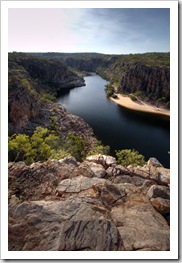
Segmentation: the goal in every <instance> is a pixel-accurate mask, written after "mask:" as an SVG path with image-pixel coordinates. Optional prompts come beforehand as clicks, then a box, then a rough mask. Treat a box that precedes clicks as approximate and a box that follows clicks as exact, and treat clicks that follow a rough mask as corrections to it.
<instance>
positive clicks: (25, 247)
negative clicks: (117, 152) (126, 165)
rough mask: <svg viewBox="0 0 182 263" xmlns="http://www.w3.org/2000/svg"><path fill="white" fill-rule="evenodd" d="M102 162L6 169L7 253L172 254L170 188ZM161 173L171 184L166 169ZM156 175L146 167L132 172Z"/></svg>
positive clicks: (65, 161) (49, 163)
mask: <svg viewBox="0 0 182 263" xmlns="http://www.w3.org/2000/svg"><path fill="white" fill-rule="evenodd" d="M104 158H105V157H104V156H103V157H101V158H100V160H102V161H98V159H97V158H96V156H92V157H90V159H89V158H88V159H89V160H88V159H87V160H86V161H84V162H83V163H77V162H76V160H75V159H74V158H72V157H71V158H70V157H69V158H65V159H63V160H59V161H58V160H51V161H47V162H45V163H34V164H32V165H30V166H26V165H25V164H24V163H23V162H19V163H9V234H8V237H9V250H14V251H84V250H86V251H89V250H90V251H136V250H138V251H140V250H141V251H143V250H148V251H154V250H156V251H164V250H170V227H169V215H170V214H169V212H170V202H169V200H170V189H169V186H170V185H165V186H164V185H161V184H160V181H159V184H157V183H156V181H154V180H153V178H154V174H149V175H148V176H146V179H145V178H144V177H139V176H138V172H137V175H135V176H133V174H132V175H131V174H130V173H129V169H128V170H124V169H123V168H122V167H117V165H116V163H115V161H114V159H112V158H109V157H107V158H105V159H104ZM103 160H110V162H107V164H106V162H103ZM88 162H90V163H91V165H90V164H89V163H88ZM93 163H94V164H95V165H94V168H95V167H96V166H97V165H98V168H99V171H100V170H101V171H105V173H103V176H102V178H101V177H100V173H98V170H97V169H93ZM101 166H102V167H101ZM109 168H110V169H109ZM159 168H160V171H161V173H163V174H165V176H166V178H168V181H169V170H168V171H167V173H166V169H165V168H163V167H161V166H160V167H159ZM119 169H120V170H119ZM156 169H157V167H156V166H153V165H152V162H148V164H147V165H145V166H144V167H133V168H132V171H133V170H137V171H139V170H141V171H142V172H141V173H142V174H144V173H143V172H144V171H149V170H150V171H155V172H156ZM116 170H117V173H115V171H116ZM112 171H113V173H114V174H112ZM87 175H88V176H87ZM137 178H138V180H137ZM150 178H151V179H150ZM161 180H162V179H161ZM161 182H162V181H161ZM166 215H167V216H168V220H167V219H166Z"/></svg>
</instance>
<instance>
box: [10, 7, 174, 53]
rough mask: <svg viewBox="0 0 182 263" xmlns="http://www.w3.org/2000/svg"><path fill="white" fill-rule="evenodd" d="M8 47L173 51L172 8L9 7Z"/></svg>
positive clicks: (65, 50) (141, 51)
mask: <svg viewBox="0 0 182 263" xmlns="http://www.w3.org/2000/svg"><path fill="white" fill-rule="evenodd" d="M8 50H9V52H12V51H18V52H19V51H20V52H98V53H104V54H130V53H145V52H169V51H170V9H169V8H9V9H8Z"/></svg>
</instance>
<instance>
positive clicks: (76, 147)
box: [64, 133, 85, 161]
mask: <svg viewBox="0 0 182 263" xmlns="http://www.w3.org/2000/svg"><path fill="white" fill-rule="evenodd" d="M84 148H85V142H84V141H83V140H81V139H80V137H79V136H76V135H74V134H70V133H69V134H68V135H67V137H66V142H65V145H64V149H65V151H66V152H69V153H70V154H71V155H72V156H74V157H75V158H76V159H77V161H82V158H83V156H84Z"/></svg>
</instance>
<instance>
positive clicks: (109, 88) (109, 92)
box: [105, 84, 114, 97]
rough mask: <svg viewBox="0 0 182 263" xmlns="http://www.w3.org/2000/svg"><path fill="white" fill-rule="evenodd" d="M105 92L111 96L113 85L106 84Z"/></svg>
mask: <svg viewBox="0 0 182 263" xmlns="http://www.w3.org/2000/svg"><path fill="white" fill-rule="evenodd" d="M105 92H106V94H107V96H108V97H111V96H112V95H113V94H114V87H113V86H112V85H111V84H107V85H106V88H105Z"/></svg>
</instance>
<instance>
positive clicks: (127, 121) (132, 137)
mask: <svg viewBox="0 0 182 263" xmlns="http://www.w3.org/2000/svg"><path fill="white" fill-rule="evenodd" d="M106 83H107V81H106V80H104V79H102V78H101V77H100V76H99V75H96V74H93V75H92V76H88V77H85V84H86V86H84V87H79V88H74V89H67V90H63V91H61V93H60V94H59V98H58V103H60V104H62V105H63V106H64V107H65V108H66V109H67V110H68V111H69V112H71V113H73V114H74V115H78V116H80V117H82V118H83V119H84V120H85V121H86V122H87V123H88V124H89V125H90V126H91V127H92V128H93V130H94V133H95V135H96V136H97V138H98V139H100V140H101V141H102V142H103V144H105V145H109V146H110V147H111V154H112V155H114V154H115V150H120V149H135V150H137V151H138V152H139V153H141V154H143V155H144V156H145V160H146V161H147V160H148V159H149V158H150V157H156V158H157V159H158V160H159V161H160V162H161V163H162V165H163V166H165V167H168V168H169V166H170V155H169V154H168V151H169V150H170V121H169V120H167V119H166V118H165V117H161V116H158V115H155V114H149V113H143V112H137V111H132V110H128V109H126V108H124V107H121V106H119V105H117V104H116V103H114V102H112V101H111V100H110V99H108V98H107V97H106V94H105V91H104V89H105V85H106Z"/></svg>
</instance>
